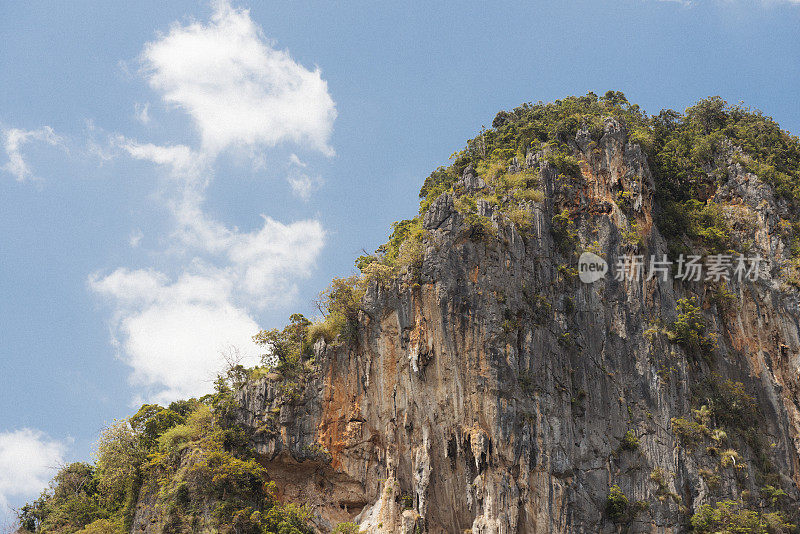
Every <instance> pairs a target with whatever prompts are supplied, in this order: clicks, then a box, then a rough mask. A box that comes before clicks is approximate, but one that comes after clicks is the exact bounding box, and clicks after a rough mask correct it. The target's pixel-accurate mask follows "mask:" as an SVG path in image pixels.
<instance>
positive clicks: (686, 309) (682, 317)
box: [669, 298, 717, 357]
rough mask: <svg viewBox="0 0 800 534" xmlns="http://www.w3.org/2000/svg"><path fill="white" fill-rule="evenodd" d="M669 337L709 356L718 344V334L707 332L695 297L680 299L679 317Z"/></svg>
mask: <svg viewBox="0 0 800 534" xmlns="http://www.w3.org/2000/svg"><path fill="white" fill-rule="evenodd" d="M669 337H670V340H672V341H674V342H676V343H679V344H680V345H682V346H683V347H684V348H685V349H687V350H689V351H692V352H696V353H700V354H701V355H703V356H704V357H709V356H710V355H711V354H712V353H713V351H714V349H715V348H716V346H717V336H716V334H713V333H708V332H706V323H705V320H704V319H703V314H702V312H701V311H700V308H699V307H698V306H697V300H696V299H694V298H692V299H687V298H682V299H678V318H677V319H676V320H675V322H674V323H673V324H672V329H671V330H670V332H669Z"/></svg>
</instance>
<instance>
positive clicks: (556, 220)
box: [551, 208, 578, 254]
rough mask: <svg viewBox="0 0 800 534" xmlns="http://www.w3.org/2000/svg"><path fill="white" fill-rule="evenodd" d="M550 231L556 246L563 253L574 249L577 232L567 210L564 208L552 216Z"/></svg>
mask: <svg viewBox="0 0 800 534" xmlns="http://www.w3.org/2000/svg"><path fill="white" fill-rule="evenodd" d="M551 233H552V234H553V241H554V242H555V245H556V248H557V249H558V250H560V251H561V252H563V253H564V254H568V253H571V252H573V251H574V250H575V245H576V243H577V240H578V232H577V231H576V230H575V223H573V222H572V219H571V218H570V216H569V210H567V209H566V208H564V210H562V211H561V213H558V214H556V215H554V216H553V220H552V227H551Z"/></svg>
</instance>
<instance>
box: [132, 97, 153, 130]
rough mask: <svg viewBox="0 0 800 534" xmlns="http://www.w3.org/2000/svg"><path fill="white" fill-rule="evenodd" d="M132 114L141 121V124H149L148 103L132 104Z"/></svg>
mask: <svg viewBox="0 0 800 534" xmlns="http://www.w3.org/2000/svg"><path fill="white" fill-rule="evenodd" d="M133 109H134V116H135V117H136V120H137V121H139V122H141V123H142V124H145V125H147V124H150V104H149V103H147V102H145V103H144V104H139V103H137V104H134V106H133Z"/></svg>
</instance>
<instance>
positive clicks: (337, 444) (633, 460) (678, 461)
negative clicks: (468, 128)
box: [239, 119, 800, 534]
mask: <svg viewBox="0 0 800 534" xmlns="http://www.w3.org/2000/svg"><path fill="white" fill-rule="evenodd" d="M587 136H588V133H586V132H579V133H578V136H577V137H576V140H575V145H574V146H575V155H576V157H578V158H579V160H580V162H581V171H582V173H581V176H580V177H569V178H568V177H565V176H563V175H561V174H559V171H558V170H557V169H556V168H554V167H552V166H549V165H548V164H546V163H544V158H542V157H541V155H539V154H528V156H527V157H526V161H525V165H526V167H528V168H533V169H539V171H540V174H541V181H542V187H543V189H544V191H545V193H546V200H545V202H543V203H541V204H535V205H534V204H532V205H531V211H532V214H533V225H532V227H531V228H530V229H529V230H527V231H525V232H522V231H519V230H518V229H516V228H515V227H514V226H513V225H512V224H510V223H509V222H508V221H504V220H503V218H502V214H500V213H494V214H492V213H491V206H483V207H481V210H482V212H483V213H484V214H486V215H491V216H492V219H493V221H495V223H496V224H497V228H498V236H497V238H496V239H492V240H475V239H472V238H470V233H469V229H468V228H466V226H465V223H464V222H463V217H461V216H460V215H459V214H458V213H457V212H455V210H454V208H453V198H452V196H451V195H450V194H443V195H442V196H441V197H440V198H439V199H437V200H436V201H435V202H434V203H433V204H432V205H431V206H430V208H429V210H428V212H427V213H425V214H424V228H425V229H426V230H427V237H426V253H425V258H424V261H423V264H422V269H421V276H420V278H419V279H418V280H400V281H395V282H394V283H393V284H392V285H391V286H390V287H379V286H374V287H372V288H371V289H370V290H369V291H368V293H367V296H366V297H365V299H364V302H363V311H362V313H361V318H360V324H359V331H358V342H357V343H355V344H339V345H330V346H327V345H325V344H324V343H322V342H320V344H318V345H317V347H316V361H317V362H318V364H319V366H320V368H319V372H318V373H317V374H316V376H315V378H313V379H312V380H311V381H310V383H308V384H307V385H306V388H305V390H304V392H303V394H302V395H301V396H300V398H298V399H296V400H295V401H292V402H290V403H283V402H282V401H280V400H279V399H280V398H281V397H280V395H279V394H278V389H277V385H276V383H275V382H274V381H271V380H268V379H265V380H262V381H259V382H256V383H252V384H250V385H249V386H248V387H247V388H246V389H245V390H243V391H242V392H241V393H240V396H239V402H240V404H241V407H242V409H241V416H242V420H243V422H244V423H246V424H247V425H249V426H250V428H252V429H253V440H254V442H255V444H256V446H257V449H258V451H259V453H260V454H261V455H263V461H264V463H265V464H266V465H267V468H268V471H269V472H270V476H272V477H273V478H274V479H275V480H276V481H277V482H278V483H279V486H281V487H282V488H284V490H283V491H284V494H285V496H286V497H287V498H291V499H294V500H298V501H301V502H308V503H309V505H310V506H311V507H312V509H313V511H314V513H315V516H316V518H317V519H316V521H317V525H318V526H319V528H320V529H321V530H323V531H327V530H329V529H330V528H332V527H333V526H335V525H336V524H337V523H338V522H340V521H352V520H354V519H355V520H356V521H357V522H359V523H360V525H361V528H362V530H364V531H367V532H412V531H413V532H421V531H428V532H449V533H462V532H465V531H468V530H469V531H471V532H473V533H474V534H477V533H514V532H525V533H544V532H552V533H567V532H571V533H573V532H574V533H577V532H586V533H597V532H618V531H619V529H621V528H623V527H624V528H627V529H628V531H629V532H653V533H656V532H657V533H677V532H684V531H685V530H686V524H687V521H688V518H690V517H691V514H692V513H693V512H694V511H696V510H697V509H698V507H699V506H700V505H701V504H705V503H715V502H717V501H719V500H722V499H725V498H730V499H739V498H741V496H742V492H743V491H746V492H748V493H747V495H746V498H749V499H751V500H757V499H758V495H760V493H759V492H760V490H761V487H762V486H764V485H765V484H766V483H767V482H769V483H770V484H772V485H776V486H780V487H782V488H783V489H784V490H785V491H786V492H787V494H788V496H787V497H786V499H787V500H788V501H789V502H795V503H796V502H797V498H798V492H797V487H796V483H797V482H798V480H800V477H799V475H798V469H800V462H799V460H800V454H799V451H800V408H799V407H798V406H799V404H798V398H799V397H798V385H799V384H798V364H799V363H800V360H799V359H798V358H799V355H800V307H799V305H798V292H797V291H796V290H794V289H792V288H791V287H790V286H788V285H787V284H786V283H785V281H784V280H783V278H782V277H783V276H784V273H785V269H784V268H783V266H784V264H785V262H786V261H788V252H787V247H786V243H784V242H783V239H782V237H781V235H780V232H779V231H778V226H779V222H780V218H781V215H785V207H783V206H781V205H780V204H779V203H777V202H776V200H775V198H774V196H773V194H772V192H771V190H770V189H769V187H767V186H765V185H764V184H763V183H761V182H760V181H759V180H758V178H757V177H755V176H753V175H748V174H746V173H745V172H744V171H743V169H741V168H739V167H737V166H736V165H734V164H732V163H730V162H729V161H728V162H725V161H722V162H720V166H721V167H722V168H724V169H726V172H727V179H726V180H725V181H724V183H723V184H722V186H720V188H719V191H718V192H717V196H716V197H715V200H714V201H715V202H725V209H726V216H730V217H732V218H733V217H739V218H740V219H741V221H743V222H741V224H739V226H738V227H737V226H736V225H735V224H734V225H733V227H734V235H733V238H734V241H736V242H739V243H744V242H745V241H747V243H748V246H749V247H750V252H749V254H754V253H756V252H757V253H759V254H760V255H761V256H762V257H764V258H768V259H770V260H771V263H770V264H769V266H768V267H765V268H764V269H763V273H762V275H763V276H762V278H761V279H760V280H758V281H744V282H741V283H740V282H737V281H731V282H730V284H729V290H730V291H731V293H732V294H733V301H732V302H731V303H729V304H727V305H725V304H724V303H723V302H722V301H720V300H718V299H715V297H714V295H715V294H716V293H715V291H717V290H718V285H715V284H713V283H704V282H680V281H675V280H671V279H670V280H666V281H665V280H663V279H661V278H660V277H655V278H652V279H649V280H645V279H641V280H636V281H632V280H621V281H620V280H615V279H614V278H613V269H614V265H615V264H616V262H617V260H618V259H619V258H622V257H623V256H625V255H628V256H631V255H643V256H646V257H649V256H650V255H656V256H657V257H661V255H662V254H666V253H667V245H666V242H665V239H664V238H663V237H662V236H661V235H660V234H659V232H658V230H657V229H656V227H655V225H654V224H653V213H654V201H653V179H652V176H651V174H650V171H649V168H648V165H647V161H646V158H645V156H644V154H643V152H642V151H641V149H640V148H639V147H638V146H636V145H633V144H631V143H630V142H629V141H628V136H627V132H626V131H625V129H624V127H622V126H621V125H620V124H619V123H618V122H616V121H614V120H612V119H608V120H606V122H605V124H604V134H603V136H602V138H601V139H600V140H599V141H597V142H596V146H592V145H590V143H589V141H588V140H587ZM463 181H464V186H465V187H467V188H468V189H474V188H480V187H486V184H485V183H484V182H483V180H481V179H480V178H479V177H477V175H475V174H474V172H473V173H470V174H469V175H467V173H465V176H464V178H463ZM623 192H624V195H621V193H623ZM620 198H625V199H626V200H625V202H624V205H623V204H622V203H620V202H619V199H620ZM563 210H567V213H568V214H569V217H570V220H571V221H572V223H571V224H573V225H574V230H575V232H576V236H577V237H576V239H577V241H579V242H578V243H574V245H573V247H572V250H565V247H564V245H563V243H562V244H559V243H557V242H555V240H554V237H553V234H552V232H551V229H552V222H551V221H552V218H553V216H554V215H556V214H559V213H562V212H563ZM728 212H730V213H728ZM731 220H734V219H731ZM736 220H739V219H736ZM587 248H588V249H591V250H593V251H595V252H596V253H598V254H600V255H602V256H604V257H605V259H606V260H607V261H608V263H609V265H610V266H611V272H610V273H609V275H608V276H607V277H606V278H604V279H602V280H600V281H597V282H595V283H593V284H583V283H581V282H580V281H579V280H578V278H577V276H575V268H576V262H577V255H576V254H575V253H574V251H575V250H582V249H583V250H585V249H587ZM685 297H696V298H697V302H698V304H699V305H700V307H701V313H702V316H703V319H704V321H705V322H706V324H707V325H708V330H709V331H710V332H713V333H715V334H716V335H717V336H718V339H717V346H716V348H715V349H714V350H713V354H712V355H710V356H707V357H705V358H704V357H701V356H700V355H698V354H697V353H696V352H694V351H692V350H689V349H686V348H685V347H684V346H683V345H680V344H677V343H675V342H673V341H671V339H670V337H671V336H670V334H669V330H670V328H671V325H672V324H673V323H674V322H675V321H676V318H677V314H678V312H677V309H678V304H677V303H678V300H679V299H681V298H685ZM726 380H731V381H735V382H741V383H742V384H743V387H744V389H745V390H746V392H747V393H748V394H749V395H751V396H753V397H754V399H755V403H756V405H757V408H758V413H759V417H760V419H759V428H758V434H759V435H760V436H762V439H761V440H760V443H761V445H762V446H763V448H760V447H759V446H758V444H756V442H755V441H754V440H749V441H748V439H746V436H743V434H739V433H737V432H735V431H734V429H733V428H730V427H727V428H725V427H724V425H723V424H722V423H721V422H720V421H708V423H707V424H706V425H705V427H706V428H707V429H708V433H701V434H700V435H699V436H697V442H696V443H694V444H689V443H687V441H686V440H685V439H679V437H678V435H676V432H675V431H674V429H673V426H674V425H673V420H674V419H676V418H677V419H684V420H687V421H689V422H691V421H698V420H703V419H702V418H703V417H704V416H703V415H702V413H701V414H700V415H697V414H694V415H693V412H692V410H693V409H695V410H701V411H702V406H701V404H700V401H698V400H697V399H701V401H702V395H700V393H698V392H702V391H703V388H704V387H706V386H707V385H708V384H709V383H711V384H712V385H713V384H722V383H725V381H726ZM709 381H710V382H709ZM731 383H732V382H731ZM708 408H709V407H708V406H707V407H706V409H708ZM703 413H704V412H703ZM697 418H700V419H697ZM265 425H266V426H265ZM712 429H713V430H724V431H725V433H726V434H727V437H720V436H721V435H720V434H715V435H714V437H712V436H711V435H710V433H711V430H712ZM626 435H627V436H626ZM729 451H734V452H729ZM612 485H617V486H619V488H620V489H621V490H622V492H623V493H624V494H625V495H626V496H627V499H628V502H629V505H628V508H627V512H626V514H625V517H624V518H620V517H616V518H614V517H610V516H609V514H608V513H606V511H605V509H606V503H607V498H608V495H609V491H610V488H611V486H612Z"/></svg>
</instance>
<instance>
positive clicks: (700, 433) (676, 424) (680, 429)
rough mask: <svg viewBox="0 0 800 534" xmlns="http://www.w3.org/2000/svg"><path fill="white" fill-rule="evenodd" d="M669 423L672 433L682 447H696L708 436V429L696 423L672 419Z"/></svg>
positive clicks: (676, 418) (678, 418) (677, 418)
mask: <svg viewBox="0 0 800 534" xmlns="http://www.w3.org/2000/svg"><path fill="white" fill-rule="evenodd" d="M671 423H672V432H673V433H674V434H675V435H676V436H678V438H679V439H680V440H681V441H682V442H683V444H684V445H690V446H691V445H696V444H697V443H699V442H700V441H702V439H703V438H704V437H705V436H707V435H708V427H706V426H705V425H701V424H699V423H698V422H697V421H690V420H688V419H683V418H680V417H673V418H672V420H671Z"/></svg>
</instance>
